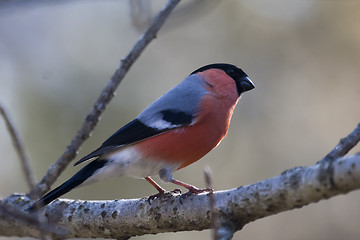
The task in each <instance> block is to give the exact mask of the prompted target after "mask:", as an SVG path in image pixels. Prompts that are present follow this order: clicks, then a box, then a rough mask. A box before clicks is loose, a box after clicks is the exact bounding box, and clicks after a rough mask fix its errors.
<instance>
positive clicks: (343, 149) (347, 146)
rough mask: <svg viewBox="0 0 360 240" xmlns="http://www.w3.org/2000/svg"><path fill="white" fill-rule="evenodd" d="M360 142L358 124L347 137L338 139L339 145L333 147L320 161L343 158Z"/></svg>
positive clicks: (359, 127) (359, 125)
mask: <svg viewBox="0 0 360 240" xmlns="http://www.w3.org/2000/svg"><path fill="white" fill-rule="evenodd" d="M359 141H360V123H359V124H358V125H357V127H356V128H355V129H354V130H353V131H352V132H351V133H350V134H349V135H348V136H347V137H344V138H342V139H340V141H339V143H338V144H337V145H336V146H335V148H334V149H333V150H332V151H331V152H330V153H328V154H327V155H326V156H325V157H324V158H323V159H321V160H320V162H322V161H329V160H330V161H331V160H335V159H337V158H339V157H342V156H345V154H347V153H348V152H349V151H350V150H351V149H352V148H353V147H355V145H356V144H358V143H359Z"/></svg>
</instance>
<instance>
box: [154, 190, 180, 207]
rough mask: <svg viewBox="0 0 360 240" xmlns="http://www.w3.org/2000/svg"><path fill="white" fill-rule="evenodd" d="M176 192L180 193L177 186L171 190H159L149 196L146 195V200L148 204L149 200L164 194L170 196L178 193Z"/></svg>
mask: <svg viewBox="0 0 360 240" xmlns="http://www.w3.org/2000/svg"><path fill="white" fill-rule="evenodd" d="M178 194H181V190H180V189H179V188H176V189H174V190H172V191H165V190H164V191H159V192H158V193H156V194H154V195H151V196H150V197H148V202H149V204H150V205H151V202H152V201H153V200H155V199H157V198H161V197H163V196H165V195H168V196H169V195H170V196H174V195H178Z"/></svg>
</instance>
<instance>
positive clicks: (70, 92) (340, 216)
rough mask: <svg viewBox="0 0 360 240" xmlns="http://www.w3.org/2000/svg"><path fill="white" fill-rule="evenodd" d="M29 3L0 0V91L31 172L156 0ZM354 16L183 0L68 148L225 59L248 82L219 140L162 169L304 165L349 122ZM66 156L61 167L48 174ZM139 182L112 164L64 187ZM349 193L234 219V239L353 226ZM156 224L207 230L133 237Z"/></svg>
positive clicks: (263, 0) (221, 170)
mask: <svg viewBox="0 0 360 240" xmlns="http://www.w3.org/2000/svg"><path fill="white" fill-rule="evenodd" d="M29 2H30V3H29ZM33 2H34V1H18V0H14V1H1V2H0V102H1V103H2V104H3V105H4V106H5V107H6V108H7V110H8V112H9V113H10V114H11V118H12V119H13V120H14V122H15V124H16V126H17V128H18V131H19V133H20V135H21V136H22V138H23V140H24V144H25V147H26V150H27V153H28V155H29V156H30V158H31V164H32V166H33V168H34V171H35V174H36V178H37V181H38V180H40V179H41V178H42V176H43V175H44V174H45V172H46V170H47V169H48V167H49V165H50V164H51V163H53V162H54V161H56V160H57V159H58V157H59V156H60V155H61V153H62V152H63V151H64V149H65V147H66V146H67V145H68V144H69V142H70V140H71V139H72V138H73V136H74V135H75V132H76V131H77V129H78V128H79V126H80V124H81V123H82V121H83V120H84V118H85V116H86V114H87V113H88V112H89V110H90V108H91V106H92V104H93V102H94V101H95V99H96V98H97V97H98V95H99V93H100V91H101V90H102V88H103V87H104V86H105V84H106V83H107V82H108V80H109V78H110V77H111V76H112V74H113V72H114V71H115V69H116V67H117V66H118V65H119V62H120V59H121V58H123V57H124V56H125V55H126V54H127V53H128V52H129V50H130V49H131V48H132V46H133V45H134V43H135V42H136V40H137V39H138V38H139V36H140V35H141V33H142V31H143V29H144V28H145V26H147V24H148V21H149V20H151V18H152V17H153V16H154V15H155V14H156V13H157V12H158V11H159V10H160V9H161V8H162V6H163V5H164V4H165V2H166V1H158V0H157V1H146V0H144V1H141V0H140V1H125V0H123V1H110V0H109V1H62V3H61V4H58V1H53V2H54V3H55V2H56V4H51V2H52V1H50V3H49V1H36V4H35V3H33ZM359 24H360V1H357V0H353V1H351V0H342V1H340V0H328V1H322V0H252V1H249V0H242V1H241V0H226V1H225V0H223V1H218V0H202V1H195V0H193V1H183V2H182V3H181V4H180V5H179V6H178V7H177V8H176V11H175V12H174V14H173V15H172V16H171V18H170V19H169V20H168V22H167V23H166V24H165V26H164V27H163V28H162V29H161V31H160V33H159V34H158V38H157V39H155V41H153V42H152V43H151V44H150V45H149V46H148V48H147V49H146V50H145V52H144V53H143V54H142V55H141V57H140V59H139V60H138V61H137V62H136V63H135V64H134V66H133V67H132V68H131V70H130V72H129V73H128V75H127V76H126V78H125V79H124V81H123V82H122V83H121V84H120V86H119V88H118V90H117V95H116V96H115V98H114V99H113V100H112V102H111V104H110V105H109V106H108V107H107V110H106V111H105V112H104V114H103V115H102V119H101V121H100V123H99V125H98V126H97V128H96V129H95V131H94V132H93V134H92V137H91V138H90V139H89V140H88V141H87V142H86V143H85V144H84V145H83V147H82V148H81V150H80V151H79V157H81V156H83V155H85V154H87V153H88V152H89V151H91V150H93V149H94V148H96V147H98V146H99V145H100V144H101V143H102V142H103V141H104V140H105V139H106V138H107V137H108V136H110V135H111V134H112V133H113V132H114V131H115V130H117V129H118V128H120V127H121V126H122V125H124V124H126V123H127V122H128V121H130V120H132V119H133V118H134V117H135V116H137V115H138V114H139V113H140V112H141V111H142V110H143V109H144V108H145V107H146V106H147V105H148V104H150V103H151V102H152V101H154V100H155V99H156V98H158V97H159V96H160V95H162V94H163V93H165V92H166V91H167V90H169V89H170V88H171V87H173V86H175V85H176V84H177V83H179V82H180V81H182V80H183V79H184V78H185V77H186V76H187V75H188V74H189V73H191V72H192V71H193V70H195V69H197V68H199V67H201V66H203V65H206V64H209V63H215V62H228V63H232V64H235V65H237V66H239V67H241V68H242V69H243V70H244V71H245V72H246V73H247V74H248V75H249V76H250V78H251V79H252V80H253V82H254V83H255V86H256V88H255V89H254V90H253V91H250V92H247V93H245V94H244V95H243V97H242V99H241V101H240V102H239V105H238V106H237V108H236V110H235V112H234V116H233V119H232V122H231V126H230V131H229V133H228V136H227V138H226V139H225V140H224V141H223V142H222V144H221V145H220V146H219V147H218V148H217V149H215V150H213V151H212V152H211V153H210V154H208V155H207V156H206V157H204V158H203V159H202V160H201V161H198V162H197V163H195V164H193V165H191V166H190V167H187V168H185V169H183V170H181V171H179V172H177V173H175V177H176V178H179V179H180V180H182V181H185V182H189V183H192V184H194V185H197V186H199V187H202V186H204V180H203V169H204V167H205V166H206V165H208V166H210V168H211V169H212V170H213V178H214V179H213V181H214V187H215V189H216V190H221V189H230V188H235V187H238V186H241V185H247V184H252V183H254V182H257V181H261V180H263V179H266V178H270V177H273V176H276V175H278V174H280V173H281V172H282V171H284V170H286V169H288V168H292V167H295V166H309V165H313V164H314V163H316V162H317V161H318V160H320V159H321V158H322V157H324V156H325V155H326V154H327V153H328V152H329V151H330V150H331V149H332V148H333V147H334V146H335V145H336V144H337V143H338V141H339V139H340V138H341V137H344V136H346V135H348V134H349V133H350V132H351V131H352V130H353V129H354V128H355V126H356V125H357V123H358V122H359V121H360V109H359V103H360V28H359ZM0 122H1V124H0V152H1V153H2V157H1V159H0V164H1V166H2V167H1V168H0V195H1V197H7V196H8V195H10V194H12V193H14V192H22V193H24V192H27V191H28V189H27V184H26V183H25V180H24V177H23V173H22V172H21V167H20V164H19V161H18V158H17V156H16V154H15V151H14V149H13V147H12V144H11V140H10V138H9V135H8V133H7V130H6V128H5V126H4V124H3V120H0ZM359 150H360V147H359V146H357V147H356V148H355V149H354V150H353V151H352V153H355V152H357V151H359ZM79 168H80V167H78V166H77V167H72V166H69V167H68V168H67V169H66V171H65V172H64V173H63V174H62V175H61V176H60V178H59V180H58V182H57V183H56V184H55V185H58V184H60V183H61V182H63V181H64V180H66V179H67V178H69V177H70V176H71V175H72V174H74V173H75V172H76V171H77V170H79ZM163 186H164V187H165V188H167V189H169V190H172V189H173V188H174V186H172V185H170V184H167V185H165V184H163ZM153 193H155V189H154V188H153V187H151V186H150V185H149V184H148V183H146V182H145V181H143V180H138V179H132V178H127V177H123V178H120V179H115V180H111V181H106V182H102V183H98V184H94V185H91V186H86V187H83V188H79V189H76V190H74V191H72V192H71V193H69V194H67V195H65V196H64V197H66V198H75V199H93V200H95V199H116V198H138V197H144V196H149V195H150V194H153ZM359 202H360V191H355V192H352V193H349V194H346V195H342V196H338V197H334V198H332V199H330V200H327V201H321V202H320V203H317V204H311V205H310V206H306V207H303V208H301V209H297V210H293V211H291V212H285V213H281V214H278V215H276V216H271V217H267V218H265V219H261V220H258V221H256V222H253V223H251V224H248V225H247V226H245V227H244V229H243V230H242V231H240V232H237V233H236V234H235V236H234V239H255V240H256V239H267V240H272V239H274V240H275V239H277V240H281V239H284V240H285V239H293V240H296V239H320V240H321V239H327V240H332V239H349V240H352V239H354V240H355V239H359V236H360V229H359V222H360V204H359ZM170 237H171V239H185V238H186V239H189V240H190V239H209V238H210V231H203V232H185V233H174V234H159V235H156V236H142V237H137V238H133V239H169V238H170Z"/></svg>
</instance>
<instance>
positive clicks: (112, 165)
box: [83, 146, 179, 184]
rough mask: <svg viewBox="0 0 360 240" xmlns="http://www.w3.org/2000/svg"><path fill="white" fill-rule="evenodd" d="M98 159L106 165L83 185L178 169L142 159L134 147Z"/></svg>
mask: <svg viewBox="0 0 360 240" xmlns="http://www.w3.org/2000/svg"><path fill="white" fill-rule="evenodd" d="M100 158H101V159H106V160H108V163H106V165H105V166H104V167H102V168H101V169H99V170H97V171H96V172H94V175H93V176H91V177H90V178H88V179H87V180H86V181H85V182H84V183H83V184H88V183H92V182H97V181H101V180H105V179H110V178H115V177H121V176H131V177H137V178H144V177H147V176H154V175H158V174H159V171H160V170H161V169H164V168H167V169H170V170H171V171H175V170H176V169H177V168H178V167H179V165H174V164H169V163H167V162H165V161H162V160H161V159H153V158H150V157H143V156H142V155H141V154H140V153H139V151H137V150H136V148H135V147H134V146H128V147H125V148H120V149H119V150H118V151H115V152H112V153H109V154H106V155H103V156H101V157H100Z"/></svg>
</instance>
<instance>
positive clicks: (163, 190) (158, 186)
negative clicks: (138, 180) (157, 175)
mask: <svg viewBox="0 0 360 240" xmlns="http://www.w3.org/2000/svg"><path fill="white" fill-rule="evenodd" d="M145 180H146V181H148V182H149V183H150V184H151V185H153V186H154V187H155V188H156V190H158V191H159V193H158V194H155V195H159V196H160V195H162V194H164V193H165V192H166V190H165V189H164V188H162V187H161V186H160V185H159V184H157V182H155V181H154V179H152V178H151V177H149V176H148V177H145ZM153 196H154V195H153Z"/></svg>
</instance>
